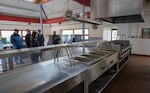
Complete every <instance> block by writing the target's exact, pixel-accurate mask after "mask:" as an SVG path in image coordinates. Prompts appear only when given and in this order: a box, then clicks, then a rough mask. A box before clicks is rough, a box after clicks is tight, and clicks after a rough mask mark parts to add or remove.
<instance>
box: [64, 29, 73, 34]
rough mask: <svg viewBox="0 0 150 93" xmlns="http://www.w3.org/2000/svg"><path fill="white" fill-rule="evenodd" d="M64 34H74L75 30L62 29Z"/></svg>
mask: <svg viewBox="0 0 150 93" xmlns="http://www.w3.org/2000/svg"><path fill="white" fill-rule="evenodd" d="M62 35H73V30H62Z"/></svg>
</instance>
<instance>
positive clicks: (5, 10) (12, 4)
mask: <svg viewBox="0 0 150 93" xmlns="http://www.w3.org/2000/svg"><path fill="white" fill-rule="evenodd" d="M43 8H44V10H45V12H46V15H47V16H48V18H57V17H61V16H63V14H64V13H65V11H66V10H67V9H70V10H73V11H74V12H81V10H82V5H80V4H79V3H77V2H75V1H73V0H52V1H50V2H47V3H45V4H43ZM86 11H87V12H89V11H90V8H89V7H86ZM0 13H2V14H9V15H17V16H23V17H39V7H38V4H34V3H30V2H27V1H24V0H0ZM43 16H44V15H43ZM44 17H45V16H44Z"/></svg>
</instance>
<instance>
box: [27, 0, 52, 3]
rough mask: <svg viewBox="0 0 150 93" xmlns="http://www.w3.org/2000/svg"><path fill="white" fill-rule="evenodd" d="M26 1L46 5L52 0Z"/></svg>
mask: <svg viewBox="0 0 150 93" xmlns="http://www.w3.org/2000/svg"><path fill="white" fill-rule="evenodd" d="M25 1H28V2H32V3H46V2H48V1H51V0H25Z"/></svg>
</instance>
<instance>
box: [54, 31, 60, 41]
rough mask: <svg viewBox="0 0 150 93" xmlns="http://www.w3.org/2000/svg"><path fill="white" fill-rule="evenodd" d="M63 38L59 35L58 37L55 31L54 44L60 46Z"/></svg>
mask: <svg viewBox="0 0 150 93" xmlns="http://www.w3.org/2000/svg"><path fill="white" fill-rule="evenodd" d="M60 41H61V38H60V36H59V35H56V31H53V35H52V44H60Z"/></svg>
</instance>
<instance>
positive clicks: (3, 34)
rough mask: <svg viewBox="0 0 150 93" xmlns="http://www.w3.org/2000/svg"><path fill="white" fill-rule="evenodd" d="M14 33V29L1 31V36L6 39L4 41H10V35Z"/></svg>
mask: <svg viewBox="0 0 150 93" xmlns="http://www.w3.org/2000/svg"><path fill="white" fill-rule="evenodd" d="M13 33H14V31H1V36H2V38H5V39H6V43H8V42H10V36H11V35H12V34H13Z"/></svg>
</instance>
